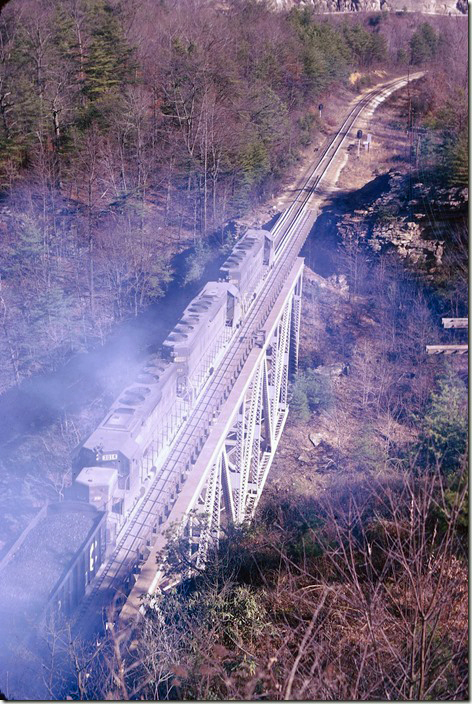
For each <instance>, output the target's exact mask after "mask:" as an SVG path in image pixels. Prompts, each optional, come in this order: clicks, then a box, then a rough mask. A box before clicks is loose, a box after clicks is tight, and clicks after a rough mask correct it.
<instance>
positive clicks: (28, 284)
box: [0, 0, 444, 390]
mask: <svg viewBox="0 0 472 704" xmlns="http://www.w3.org/2000/svg"><path fill="white" fill-rule="evenodd" d="M416 24H417V22H416V21H412V20H409V19H405V18H403V17H396V16H392V18H391V19H390V20H389V21H388V22H385V20H384V18H383V17H382V15H380V14H378V15H377V16H374V17H373V18H372V17H370V18H368V17H363V18H362V20H358V19H354V18H348V19H343V20H339V19H338V20H337V21H336V22H334V23H329V22H327V21H326V20H325V19H317V18H316V17H315V16H314V15H312V14H311V12H310V11H309V10H292V11H291V12H288V13H286V12H285V13H272V12H270V10H269V9H268V8H267V7H266V6H265V5H264V4H263V3H255V2H234V3H231V5H230V6H227V7H220V6H219V5H218V4H213V3H207V2H190V0H189V1H188V2H187V1H186V0H185V1H182V2H178V3H173V2H162V3H156V2H151V1H150V0H149V1H148V2H138V1H137V0H131V1H130V2H126V3H124V2H123V3H121V2H118V0H113V1H112V2H109V1H106V0H65V1H64V2H62V1H61V2H45V1H41V0H12V1H11V2H10V3H9V4H8V5H7V6H6V7H5V8H4V9H3V12H2V15H1V18H0V39H1V45H0V51H1V57H0V114H1V119H0V188H1V189H2V191H1V193H2V211H1V212H2V218H1V237H2V249H1V253H0V258H1V260H0V265H1V270H2V279H1V290H0V308H1V325H2V332H3V335H2V339H1V342H0V349H1V354H2V356H3V358H4V359H5V360H7V363H6V364H5V365H4V367H3V370H2V374H1V376H0V390H2V389H3V390H5V389H6V388H8V387H9V386H11V385H12V384H14V383H17V384H18V383H19V382H20V381H21V379H23V378H24V377H26V376H28V375H30V374H31V373H33V372H35V371H41V370H44V369H45V368H49V367H51V366H54V365H57V364H59V363H61V362H62V361H64V360H65V359H67V357H68V356H70V354H73V353H74V352H75V351H78V350H84V349H87V348H88V347H90V345H92V344H96V343H97V342H103V340H104V339H105V337H106V335H107V333H108V332H109V330H110V328H111V326H112V325H113V323H115V322H116V321H118V320H120V319H121V318H123V317H125V316H128V315H133V314H137V312H138V311H139V310H141V309H142V308H143V307H145V306H146V305H148V304H149V303H150V302H152V301H154V300H156V298H158V297H160V296H161V295H162V293H163V291H164V290H165V287H166V285H167V284H168V282H169V280H170V279H171V277H172V276H173V271H172V265H171V258H172V256H173V255H174V254H175V253H176V252H177V251H179V250H181V249H182V248H184V247H185V246H189V245H194V246H196V247H197V255H196V256H198V255H201V256H204V252H203V249H204V246H205V242H206V241H207V238H208V236H209V235H211V234H213V235H217V237H218V238H219V241H220V242H221V243H222V244H224V243H225V241H226V239H227V237H228V230H227V223H228V221H229V220H230V219H231V218H232V217H235V216H237V215H240V214H241V213H243V212H244V211H245V210H247V209H248V208H249V207H250V206H252V205H253V204H254V203H257V202H259V201H260V200H261V199H264V198H265V197H266V196H267V195H270V194H271V193H273V192H274V191H276V190H277V187H278V184H279V182H280V179H281V178H282V177H283V175H284V173H286V172H287V170H289V169H290V167H291V166H292V165H293V163H294V162H295V160H296V158H297V153H298V151H299V148H300V146H303V145H306V144H308V143H309V142H310V139H311V135H312V134H313V133H314V132H315V131H316V130H317V127H318V112H317V110H316V109H315V108H316V105H317V101H318V100H319V99H320V98H323V96H325V97H328V94H329V92H330V91H333V90H334V89H335V88H334V87H335V86H336V85H339V84H340V83H341V82H343V81H345V80H346V78H347V76H348V75H349V74H350V73H351V72H352V71H353V70H354V69H356V68H359V69H360V70H361V71H363V72H364V73H365V71H368V70H369V68H372V67H374V66H376V65H380V64H382V63H385V64H386V65H388V66H390V67H393V68H395V69H398V70H401V69H403V68H404V67H405V66H406V65H407V64H408V62H410V61H411V62H412V63H414V64H415V65H417V64H419V63H421V62H422V61H424V60H426V59H430V58H431V51H432V49H431V46H430V45H431V42H432V41H433V43H434V42H435V41H436V34H435V32H434V31H433V39H431V34H430V35H428V36H426V35H425V37H423V38H420V39H421V41H419V42H416V43H415V44H412V43H411V37H412V35H413V34H414V32H415V27H416ZM428 42H429V44H428ZM425 47H426V48H425ZM433 49H434V51H435V52H436V49H437V47H436V46H434V47H433ZM438 51H439V53H441V51H444V47H443V49H442V50H438ZM421 52H423V54H424V55H423V54H422V53H421ZM425 52H426V53H425ZM428 52H429V53H428ZM323 99H324V98H323Z"/></svg>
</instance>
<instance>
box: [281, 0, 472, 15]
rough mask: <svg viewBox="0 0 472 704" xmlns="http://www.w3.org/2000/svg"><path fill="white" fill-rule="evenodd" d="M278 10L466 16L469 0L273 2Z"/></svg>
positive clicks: (288, 0) (283, 0)
mask: <svg viewBox="0 0 472 704" xmlns="http://www.w3.org/2000/svg"><path fill="white" fill-rule="evenodd" d="M272 4H273V5H274V6H275V7H276V8H278V9H287V8H290V7H292V6H293V5H311V6H313V7H314V8H315V10H316V11H317V12H322V13H327V12H379V11H383V10H385V11H390V12H422V13H425V14H434V15H461V14H462V15H466V14H467V11H468V4H467V0H272Z"/></svg>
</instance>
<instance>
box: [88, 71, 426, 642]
mask: <svg viewBox="0 0 472 704" xmlns="http://www.w3.org/2000/svg"><path fill="white" fill-rule="evenodd" d="M421 75H422V73H418V74H414V75H412V76H410V79H409V80H416V79H417V78H419V77H421ZM407 82H408V79H407V78H406V77H401V78H398V79H395V80H392V81H390V82H388V83H386V84H384V85H382V86H381V87H379V88H377V89H375V90H373V91H370V92H369V93H367V94H366V95H365V96H363V97H362V98H360V99H359V100H358V101H357V102H356V104H355V105H354V106H353V107H352V109H351V110H350V111H349V113H348V115H347V116H346V118H345V119H344V121H343V123H342V124H341V126H340V128H339V129H338V131H337V132H336V134H335V135H334V137H333V138H332V139H331V140H330V141H329V142H328V143H327V144H326V146H325V147H324V148H323V150H322V152H321V154H320V155H319V156H318V160H317V162H316V164H315V166H314V167H312V168H310V169H308V171H307V172H306V173H305V175H304V177H303V179H302V180H301V181H302V182H301V187H300V189H299V190H298V193H297V195H296V196H295V198H294V200H293V201H292V203H291V204H290V206H289V207H288V208H287V209H286V210H285V211H284V213H283V214H282V215H281V217H280V218H279V219H278V221H277V222H276V224H275V226H274V227H273V228H272V230H271V234H272V235H273V236H274V240H275V263H274V266H273V268H272V270H271V271H270V272H269V274H268V275H267V277H266V279H265V281H264V284H263V286H262V288H261V290H260V293H259V295H258V297H257V298H256V299H255V301H254V303H253V305H252V307H251V308H250V309H249V312H248V315H247V317H246V319H245V320H244V322H243V324H242V326H241V328H240V329H239V330H238V331H237V333H236V334H235V336H234V338H233V340H232V342H231V344H230V345H229V347H228V349H227V351H226V353H225V354H224V356H223V358H222V360H221V361H220V364H219V366H218V367H217V368H216V370H215V372H214V374H213V376H212V377H211V378H210V380H209V382H208V384H207V386H206V388H205V392H204V393H203V394H202V395H201V396H200V398H199V399H198V400H197V402H196V405H195V407H194V408H193V410H192V411H191V414H190V417H189V418H188V420H187V421H186V422H185V423H184V424H183V426H182V427H181V429H180V430H179V432H178V433H177V435H176V437H175V440H174V441H173V445H172V448H171V450H170V452H169V454H168V457H167V459H166V460H165V462H164V464H163V466H162V468H161V469H160V470H159V472H158V475H157V477H156V479H155V480H154V482H153V484H152V486H151V487H150V488H149V490H148V493H147V494H146V495H145V496H144V498H143V499H142V501H141V503H140V504H139V505H138V507H137V509H136V510H135V512H134V514H133V516H132V518H131V520H130V521H129V523H128V524H127V526H126V528H125V530H124V532H123V533H122V535H121V536H120V537H119V540H118V543H117V545H116V546H115V548H114V550H113V552H112V554H111V555H110V557H109V558H108V560H107V562H106V563H105V564H104V565H103V566H102V569H101V571H100V572H99V574H98V576H97V578H96V580H95V582H94V584H93V586H92V589H91V591H90V592H89V593H88V594H87V596H86V597H85V598H84V600H83V602H82V604H81V607H80V609H79V610H78V612H77V614H76V619H75V628H76V630H77V631H78V632H79V633H80V634H81V635H83V634H84V631H85V632H86V633H89V634H90V633H91V632H92V630H93V629H95V630H96V629H100V627H102V626H103V624H102V610H103V609H104V608H106V607H108V606H109V604H110V603H111V602H112V600H113V598H114V597H115V595H116V594H120V593H121V594H122V595H123V597H124V598H126V595H127V593H128V592H129V586H130V578H131V573H132V570H133V568H134V567H135V566H136V565H137V563H138V562H139V557H140V555H141V554H142V551H143V549H144V548H145V546H146V543H148V544H150V542H151V541H152V536H153V534H155V533H156V532H157V531H158V529H159V526H160V525H161V524H163V523H165V520H166V517H167V515H168V514H169V512H170V509H171V506H172V503H173V501H174V500H175V498H176V495H177V493H178V491H179V488H180V486H181V485H182V483H183V482H184V481H185V478H186V475H187V473H188V472H189V471H191V467H192V463H193V461H194V460H195V459H196V456H197V454H198V452H199V451H200V450H201V448H202V447H203V445H204V442H205V439H206V437H207V436H208V433H209V429H210V427H211V425H212V422H213V419H214V418H215V416H216V414H217V413H218V411H219V409H220V407H221V405H222V404H223V403H224V401H225V400H226V398H227V397H228V395H229V392H230V390H231V388H232V386H233V384H234V382H235V381H236V379H237V377H238V374H239V371H240V370H241V368H242V366H243V364H244V362H245V360H246V359H247V357H248V355H249V353H250V351H251V349H252V348H253V347H254V344H255V337H256V333H257V332H258V331H259V330H261V329H262V327H263V325H264V323H265V321H266V320H267V317H268V315H269V313H270V311H271V309H272V306H273V304H274V302H275V300H276V298H277V296H278V294H279V293H280V291H281V289H282V287H283V284H284V282H285V280H286V277H287V275H288V273H289V272H290V270H291V268H292V266H293V264H294V261H295V258H296V257H297V256H298V253H299V251H300V249H301V247H302V245H303V243H304V241H305V239H306V237H307V235H308V234H309V232H310V230H311V227H312V225H313V222H314V220H315V219H316V215H315V213H314V212H313V210H310V209H309V208H308V205H309V204H310V201H311V199H312V198H313V196H314V195H315V194H316V192H317V189H318V188H319V187H320V185H321V183H322V181H323V179H324V178H325V177H326V175H327V173H328V171H329V169H330V167H331V166H332V165H333V162H334V160H335V158H336V156H337V154H338V152H339V150H340V149H341V147H342V145H343V143H344V141H345V140H346V138H347V137H348V136H349V134H350V132H351V130H352V128H353V126H354V124H355V121H356V120H357V118H358V117H359V116H360V115H361V113H362V112H363V111H364V109H365V108H366V107H367V106H369V105H372V103H375V100H376V99H377V100H379V101H381V100H383V99H384V98H385V97H387V96H388V95H389V94H390V93H392V92H394V91H395V90H398V89H399V88H401V87H403V86H404V85H406V84H407Z"/></svg>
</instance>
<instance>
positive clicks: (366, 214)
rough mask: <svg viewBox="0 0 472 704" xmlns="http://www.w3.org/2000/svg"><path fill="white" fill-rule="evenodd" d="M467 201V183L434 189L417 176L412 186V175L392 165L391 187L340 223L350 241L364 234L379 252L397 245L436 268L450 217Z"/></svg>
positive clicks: (461, 214)
mask: <svg viewBox="0 0 472 704" xmlns="http://www.w3.org/2000/svg"><path fill="white" fill-rule="evenodd" d="M467 202H468V190H467V189H466V188H437V187H436V188H434V189H433V188H432V187H431V186H426V185H425V184H423V183H420V182H418V181H417V182H416V183H413V184H411V186H410V184H409V180H408V176H405V175H404V174H402V173H400V172H396V171H392V172H390V174H389V190H388V191H386V192H384V193H382V194H381V195H380V196H379V197H377V198H376V199H375V200H374V201H373V202H371V203H370V205H368V207H366V208H365V209H362V210H354V211H353V213H350V214H348V215H345V216H343V218H342V221H341V223H340V224H339V225H338V228H339V231H340V234H341V236H342V237H343V239H344V240H345V241H346V240H350V241H356V240H357V241H360V240H362V241H363V242H365V244H367V246H368V247H370V248H371V249H372V250H374V251H375V252H382V251H386V250H388V249H391V248H392V247H393V248H395V249H396V251H397V252H398V254H400V256H402V257H405V258H406V259H408V260H409V261H410V262H411V263H413V264H421V265H422V266H423V267H424V270H425V271H427V272H429V273H430V274H432V273H433V272H434V271H436V270H437V269H438V268H439V267H440V266H441V263H442V258H443V254H444V247H445V241H446V238H447V237H448V230H449V229H450V222H451V221H450V218H451V217H452V218H461V217H464V213H465V211H466V208H467ZM443 238H444V239H443Z"/></svg>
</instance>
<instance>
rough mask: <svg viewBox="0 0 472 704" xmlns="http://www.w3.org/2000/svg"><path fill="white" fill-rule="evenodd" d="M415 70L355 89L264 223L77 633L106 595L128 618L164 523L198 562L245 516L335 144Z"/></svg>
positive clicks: (273, 429) (275, 425) (284, 410)
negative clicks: (206, 365)
mask: <svg viewBox="0 0 472 704" xmlns="http://www.w3.org/2000/svg"><path fill="white" fill-rule="evenodd" d="M422 75H423V74H422V73H416V74H412V75H410V76H409V78H407V77H401V78H398V79H395V80H392V81H389V82H387V83H384V84H383V85H382V86H380V87H377V88H375V89H372V90H371V91H369V92H368V93H366V94H363V95H362V96H360V97H359V98H357V99H356V101H355V102H354V103H353V104H352V105H351V108H350V110H349V112H348V114H347V115H346V117H345V119H344V121H343V122H342V124H341V126H340V128H339V129H338V131H337V132H336V133H335V135H334V136H333V137H332V138H331V139H330V140H328V142H327V144H326V145H325V147H324V148H323V150H322V152H321V154H320V155H318V158H317V162H316V164H315V165H314V166H312V167H311V168H310V169H309V170H308V171H307V173H306V174H305V175H304V176H303V178H302V180H301V182H300V187H299V189H297V191H296V195H295V197H294V199H293V201H292V203H291V204H290V206H289V207H288V208H287V209H286V210H285V211H284V212H283V213H282V215H281V216H280V218H279V219H278V221H277V223H276V224H275V226H274V227H273V228H272V230H271V235H272V236H273V238H274V244H275V258H274V265H273V267H272V269H271V270H270V271H269V273H268V275H267V276H266V278H265V280H264V281H263V283H262V286H261V288H260V289H259V293H258V296H257V297H256V299H255V300H254V302H253V304H252V306H251V308H250V309H249V312H248V315H247V316H246V318H245V320H244V322H243V324H242V326H241V327H240V328H239V330H238V331H237V334H236V335H235V336H234V337H233V339H232V340H231V342H230V344H229V345H228V346H227V348H226V351H225V353H224V354H223V355H222V357H221V359H220V362H219V365H218V366H217V367H216V368H215V371H214V373H213V374H212V376H211V377H210V379H209V381H208V383H207V385H206V387H205V388H204V390H203V392H202V393H201V394H200V396H199V398H198V399H197V401H196V403H195V406H194V408H193V409H192V411H191V413H190V414H189V417H188V419H186V420H185V422H183V423H182V426H181V428H180V430H179V432H178V433H177V435H176V437H175V439H174V442H173V444H172V446H171V447H170V449H169V452H168V454H167V456H166V458H165V461H164V462H163V464H162V466H161V468H160V470H159V471H158V472H157V476H156V478H155V480H154V482H153V484H152V486H151V487H150V489H149V490H148V492H147V494H146V495H145V496H144V498H143V499H142V501H141V502H140V503H139V504H138V506H137V508H136V509H135V511H134V513H133V515H132V517H131V519H130V520H129V522H128V523H127V525H126V527H125V529H123V531H122V533H121V535H120V536H119V539H118V542H117V545H116V547H115V548H114V550H113V552H112V554H111V555H110V557H109V558H108V560H107V561H106V562H105V563H104V565H103V566H102V568H101V570H100V572H99V574H98V576H97V578H96V580H95V581H94V583H93V584H92V585H91V588H90V590H89V592H88V594H87V596H86V598H85V599H84V601H83V603H82V606H81V608H80V610H79V612H78V614H77V617H76V622H75V629H76V631H77V633H78V634H80V635H82V636H85V635H90V634H91V633H93V632H94V631H97V630H101V629H102V628H103V617H104V613H105V612H106V609H107V608H108V607H109V606H110V604H112V602H113V603H114V604H115V608H117V609H121V620H122V621H123V622H126V621H128V620H132V619H134V618H136V616H137V614H138V613H139V610H140V605H141V603H142V596H143V595H146V594H150V595H152V594H153V593H154V592H155V591H156V588H157V586H158V584H159V582H160V580H161V577H162V574H161V572H159V571H158V564H157V561H156V558H157V555H158V554H159V553H160V551H161V550H162V548H163V547H164V546H165V543H166V536H165V531H166V529H167V528H168V527H170V526H171V525H174V526H176V527H177V530H178V531H179V533H180V535H181V536H182V537H184V538H186V539H187V540H188V546H189V556H190V557H191V559H192V560H193V562H194V564H195V565H196V566H197V567H198V566H201V565H202V564H203V562H204V560H205V557H206V555H207V552H208V549H209V546H210V545H211V544H212V543H214V542H215V541H217V540H218V536H219V534H220V529H221V527H222V525H223V524H224V523H226V524H228V523H234V524H241V523H242V522H244V521H246V520H249V519H250V518H251V517H252V516H253V514H254V511H255V509H256V507H257V504H258V501H259V499H260V497H261V495H262V491H263V489H264V484H265V482H266V479H267V475H268V472H269V470H270V466H271V463H272V460H273V458H274V455H275V452H276V450H277V445H278V443H279V440H280V437H281V434H282V431H283V427H284V424H285V421H286V418H287V414H288V383H289V379H290V375H291V374H293V373H294V372H296V370H297V361H298V345H299V332H300V315H301V294H302V273H303V260H302V259H301V258H299V256H298V254H299V252H300V250H301V248H302V245H303V243H304V242H305V239H306V238H307V236H308V235H309V233H310V230H311V228H312V226H313V224H314V221H315V220H316V217H317V212H318V208H319V204H320V202H321V200H322V199H323V197H324V196H323V193H326V192H329V190H330V188H332V187H333V186H334V181H335V180H336V176H335V172H336V170H339V163H338V162H339V158H337V157H338V153H339V151H340V149H341V147H342V145H343V143H344V142H345V140H346V139H347V138H349V137H353V136H354V128H355V124H356V120H357V119H358V118H359V117H360V116H361V114H364V115H367V114H372V113H373V111H374V110H375V108H376V107H377V105H379V104H380V103H381V102H382V101H383V100H384V99H385V98H387V97H388V96H389V95H390V94H391V93H393V92H394V91H396V90H398V89H400V88H402V87H404V86H406V85H407V83H408V80H410V81H411V80H416V79H418V78H420V77H421V76H422ZM333 175H334V178H333ZM330 179H331V180H332V181H333V182H330Z"/></svg>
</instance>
